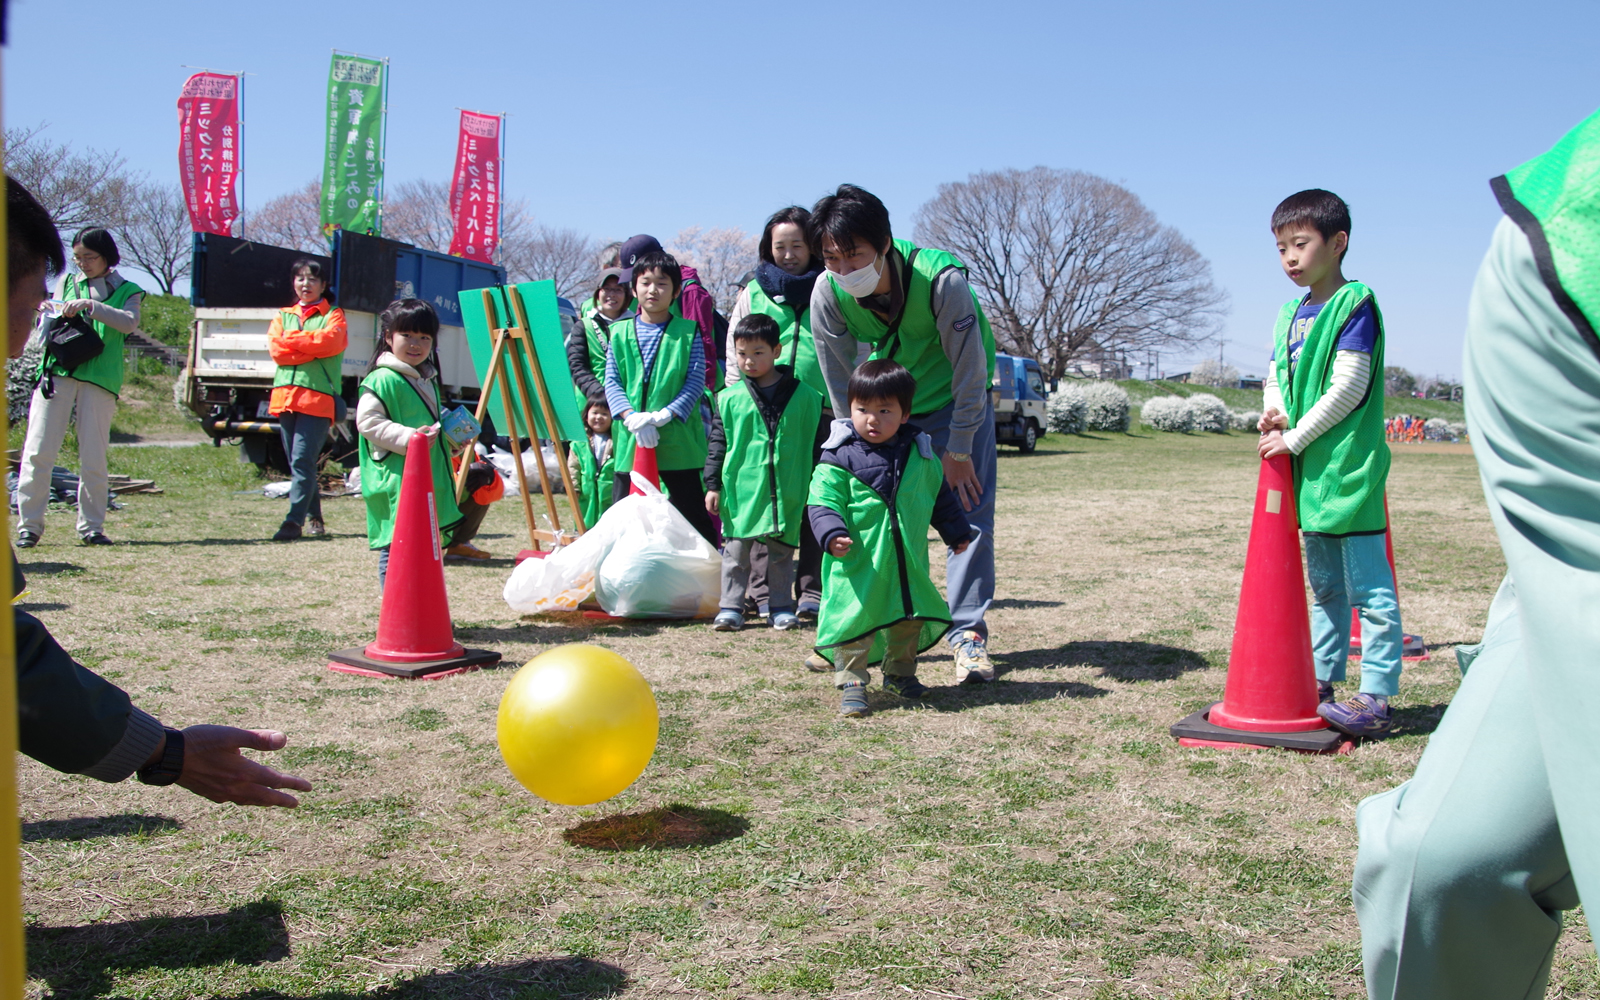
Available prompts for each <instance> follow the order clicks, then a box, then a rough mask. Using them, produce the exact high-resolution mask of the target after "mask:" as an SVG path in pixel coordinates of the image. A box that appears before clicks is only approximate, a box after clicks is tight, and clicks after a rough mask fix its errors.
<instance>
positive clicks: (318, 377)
mask: <svg viewBox="0 0 1600 1000" xmlns="http://www.w3.org/2000/svg"><path fill="white" fill-rule="evenodd" d="M332 315H333V310H332V309H331V308H330V309H328V310H327V311H326V312H320V313H317V314H316V315H315V316H312V317H311V318H310V319H307V320H306V321H305V322H304V324H302V323H301V321H300V314H299V313H298V312H297V311H295V310H294V309H280V310H278V322H279V323H280V324H281V325H282V326H283V329H284V330H286V331H295V330H305V331H307V332H309V333H315V332H316V331H318V330H320V329H322V328H323V327H325V326H327V325H328V317H330V316H332ZM343 374H344V352H343V351H340V352H339V353H338V354H335V355H332V356H330V357H326V358H312V359H311V360H310V361H307V362H306V363H304V364H300V365H279V366H278V370H277V371H276V372H274V373H273V376H272V387H273V388H274V389H276V388H277V387H278V386H280V385H293V386H299V387H300V388H302V389H310V390H312V391H313V392H320V393H322V394H323V395H324V396H337V395H339V382H340V379H341V377H342V376H343ZM428 423H430V424H431V423H433V421H431V420H430V421H428Z"/></svg>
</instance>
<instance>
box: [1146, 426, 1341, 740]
mask: <svg viewBox="0 0 1600 1000" xmlns="http://www.w3.org/2000/svg"><path fill="white" fill-rule="evenodd" d="M1305 581H1306V577H1305V566H1304V564H1303V562H1302V561H1301V556H1300V530H1299V524H1298V522H1297V519H1296V517H1295V506H1294V475H1293V471H1292V468H1291V466H1290V462H1289V456H1287V455H1280V456H1278V457H1276V458H1270V459H1267V460H1266V461H1264V462H1262V463H1261V478H1260V480H1259V481H1258V483H1257V485H1256V505H1255V513H1254V515H1253V516H1252V518H1251V520H1250V544H1249V548H1248V549H1247V550H1246V553H1245V562H1244V580H1243V582H1242V584H1241V585H1240V588H1239V613H1238V617H1237V618H1235V619H1234V626H1233V652H1232V654H1231V655H1230V656H1229V658H1228V683H1227V687H1226V688H1225V689H1224V690H1223V695H1222V701H1220V702H1218V703H1216V704H1214V705H1212V706H1211V707H1210V709H1207V710H1203V711H1200V712H1196V713H1194V714H1193V715H1191V716H1189V717H1188V718H1186V719H1184V720H1182V721H1181V722H1179V723H1178V724H1177V725H1175V726H1173V727H1172V735H1173V736H1175V737H1177V738H1178V742H1179V743H1181V744H1183V745H1185V746H1212V745H1218V744H1223V745H1227V744H1238V743H1247V744H1254V745H1256V746H1282V747H1291V748H1293V749H1297V750H1315V751H1327V750H1333V749H1336V748H1337V747H1338V746H1339V744H1340V743H1341V742H1342V741H1343V739H1344V737H1342V736H1340V735H1339V733H1337V732H1335V731H1333V730H1331V729H1329V728H1328V724H1327V723H1326V722H1325V721H1323V719H1322V717H1321V716H1319V715H1317V678H1316V672H1315V670H1314V669H1313V668H1312V660H1311V617H1310V615H1309V614H1308V613H1307V611H1306V582H1305Z"/></svg>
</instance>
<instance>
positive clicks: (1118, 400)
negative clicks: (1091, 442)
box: [1075, 382, 1132, 433]
mask: <svg viewBox="0 0 1600 1000" xmlns="http://www.w3.org/2000/svg"><path fill="white" fill-rule="evenodd" d="M1075 388H1076V389H1077V390H1078V391H1079V392H1080V393H1082V394H1083V401H1084V405H1085V407H1086V408H1085V410H1084V414H1083V422H1084V423H1085V424H1087V425H1088V427H1089V429H1090V430H1091V431H1116V432H1118V433H1121V432H1123V431H1126V430H1127V429H1128V423H1129V421H1130V419H1131V416H1130V414H1131V410H1132V404H1131V403H1130V402H1129V400H1128V394H1127V393H1126V392H1124V391H1123V389H1122V386H1120V385H1117V384H1116V383H1115V382H1090V383H1088V384H1087V385H1083V386H1076V387H1075Z"/></svg>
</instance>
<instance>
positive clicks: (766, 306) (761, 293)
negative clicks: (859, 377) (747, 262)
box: [729, 279, 828, 399]
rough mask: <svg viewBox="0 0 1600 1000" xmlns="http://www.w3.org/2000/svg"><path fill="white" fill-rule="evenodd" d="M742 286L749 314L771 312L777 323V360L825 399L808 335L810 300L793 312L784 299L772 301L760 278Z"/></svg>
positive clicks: (824, 384)
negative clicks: (746, 292) (778, 341)
mask: <svg viewBox="0 0 1600 1000" xmlns="http://www.w3.org/2000/svg"><path fill="white" fill-rule="evenodd" d="M745 290H746V291H748V292H749V293H750V314H751V315H753V316H754V315H761V316H771V317H772V318H773V320H774V321H776V322H777V324H778V339H779V340H780V341H781V344H780V346H779V348H778V360H779V361H780V362H781V363H783V364H786V365H788V366H790V367H791V368H793V369H794V377H795V378H797V379H799V380H800V381H802V382H804V383H805V384H806V385H808V386H810V387H811V388H813V389H815V390H816V391H817V392H819V393H821V394H822V397H823V398H824V399H826V398H827V397H828V383H827V382H825V381H823V379H822V368H821V367H820V366H818V364H817V342H816V341H815V340H812V339H811V308H810V306H811V303H809V302H806V303H804V304H803V305H802V306H801V310H800V311H798V312H797V310H796V309H795V308H794V306H792V305H790V304H789V303H787V302H777V301H774V300H773V298H772V297H771V296H770V295H768V294H767V293H766V291H765V290H764V289H762V287H761V282H759V281H756V280H754V279H751V281H750V284H748V285H746V286H745ZM729 336H732V334H731V333H730V334H729Z"/></svg>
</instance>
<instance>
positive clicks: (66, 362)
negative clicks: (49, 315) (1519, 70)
mask: <svg viewBox="0 0 1600 1000" xmlns="http://www.w3.org/2000/svg"><path fill="white" fill-rule="evenodd" d="M105 349H106V342H105V341H103V340H101V339H100V331H99V330H96V329H95V328H94V327H93V326H91V325H90V323H89V321H88V320H86V319H84V318H83V316H82V315H81V314H80V315H77V316H57V317H55V318H54V319H52V320H51V321H50V322H49V323H47V324H46V325H45V328H44V356H45V364H44V383H43V385H42V386H41V388H40V390H39V391H40V392H41V393H43V395H44V398H45V399H50V398H52V397H53V396H55V394H56V386H55V378H54V376H53V375H52V374H51V372H50V362H51V361H54V362H55V363H56V364H58V365H60V366H61V367H63V368H65V369H66V370H67V371H68V372H71V371H73V370H74V369H76V368H77V367H78V366H79V365H81V364H83V363H84V362H86V361H89V360H91V359H93V358H97V357H99V356H100V352H101V351H104V350H105Z"/></svg>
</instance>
